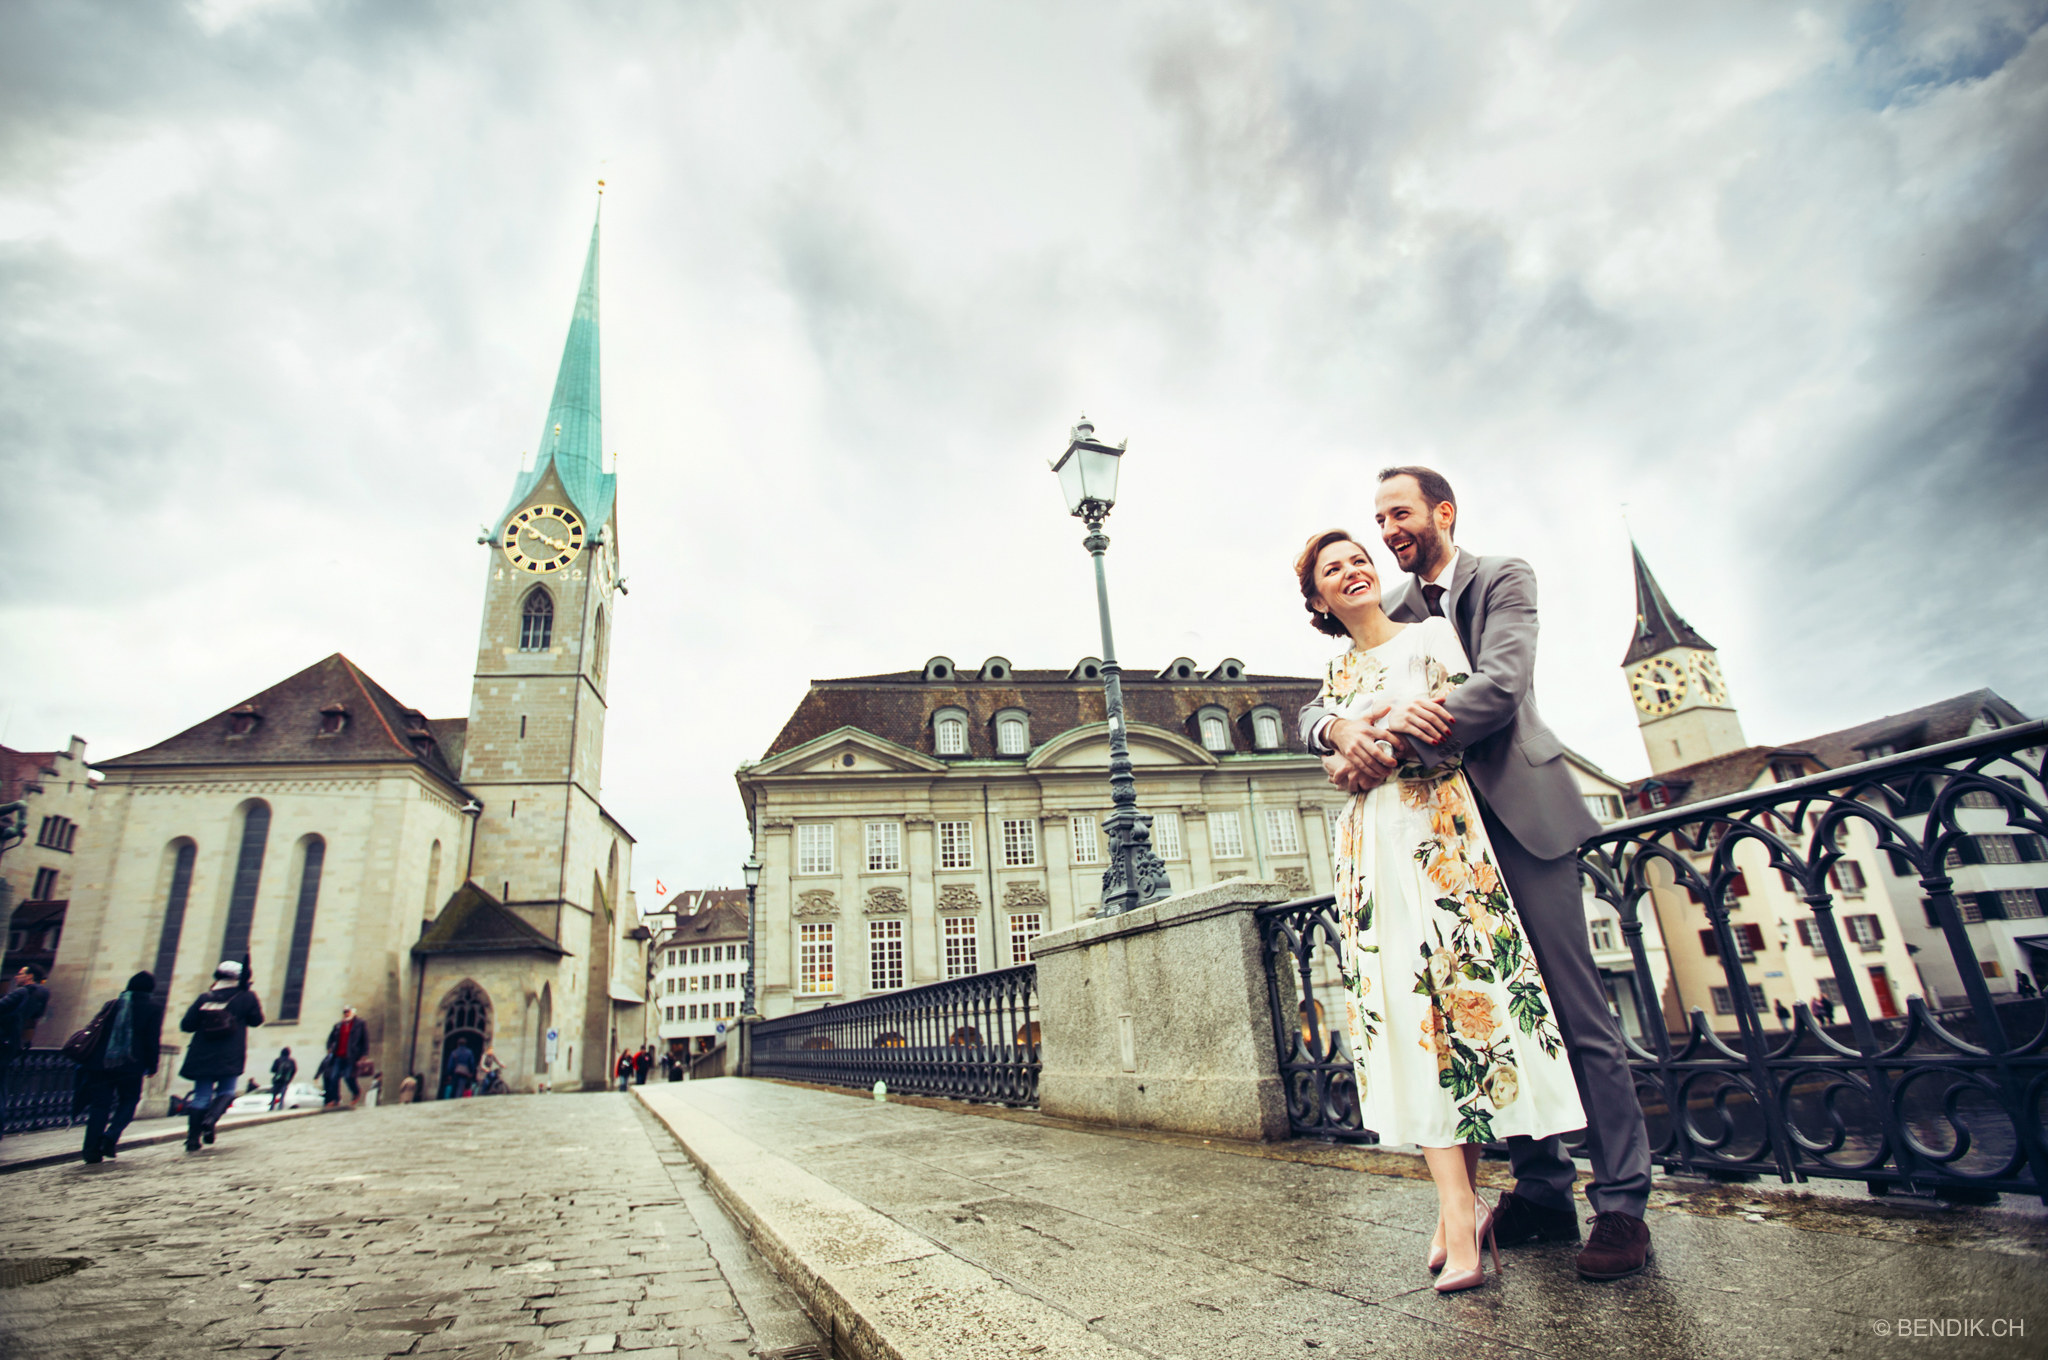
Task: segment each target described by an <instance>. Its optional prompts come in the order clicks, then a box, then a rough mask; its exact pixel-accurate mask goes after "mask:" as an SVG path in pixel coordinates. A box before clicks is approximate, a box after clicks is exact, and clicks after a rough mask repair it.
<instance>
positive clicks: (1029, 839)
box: [1003, 817, 1038, 869]
mask: <svg viewBox="0 0 2048 1360" xmlns="http://www.w3.org/2000/svg"><path fill="white" fill-rule="evenodd" d="M1037 863H1038V819H1037V818H1035V817H1005V818H1004V819H1003V867H1004V868H1006V869H1029V868H1031V867H1032V866H1033V865H1035V864H1037Z"/></svg>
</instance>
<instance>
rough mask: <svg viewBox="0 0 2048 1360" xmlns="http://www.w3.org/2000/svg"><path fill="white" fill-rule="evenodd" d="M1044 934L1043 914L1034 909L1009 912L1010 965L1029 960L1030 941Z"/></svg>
mask: <svg viewBox="0 0 2048 1360" xmlns="http://www.w3.org/2000/svg"><path fill="white" fill-rule="evenodd" d="M1043 934H1045V916H1044V914H1043V913H1041V912H1036V911H1017V912H1011V913H1010V966H1011V967H1013V968H1014V967H1016V966H1017V965H1018V964H1020V963H1029V962H1031V942H1032V941H1033V940H1035V939H1037V938H1038V937H1039V936H1041V935H1043Z"/></svg>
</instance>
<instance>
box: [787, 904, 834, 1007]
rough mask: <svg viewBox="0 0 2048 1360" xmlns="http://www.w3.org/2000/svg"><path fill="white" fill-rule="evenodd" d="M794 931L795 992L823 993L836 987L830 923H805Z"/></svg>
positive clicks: (804, 993)
mask: <svg viewBox="0 0 2048 1360" xmlns="http://www.w3.org/2000/svg"><path fill="white" fill-rule="evenodd" d="M797 931H798V934H797V975H796V989H797V991H798V992H799V993H801V994H802V995H804V996H824V995H826V994H827V993H829V992H832V991H834V990H836V985H835V980H834V978H833V972H832V964H833V958H832V925H831V923H830V922H829V921H828V922H819V923H811V922H805V923H804V924H803V925H801V926H799V927H798V928H797Z"/></svg>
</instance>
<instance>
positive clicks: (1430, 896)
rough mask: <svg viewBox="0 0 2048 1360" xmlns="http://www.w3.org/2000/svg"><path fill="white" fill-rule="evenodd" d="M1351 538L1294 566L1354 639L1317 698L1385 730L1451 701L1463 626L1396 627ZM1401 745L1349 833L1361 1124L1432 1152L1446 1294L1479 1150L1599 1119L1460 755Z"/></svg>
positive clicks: (1347, 966)
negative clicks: (1401, 706) (1589, 1113)
mask: <svg viewBox="0 0 2048 1360" xmlns="http://www.w3.org/2000/svg"><path fill="white" fill-rule="evenodd" d="M1339 532H1340V531H1334V530H1333V531H1331V532H1330V533H1326V534H1319V535H1317V536H1316V537H1315V538H1314V539H1311V540H1310V542H1309V547H1308V550H1307V551H1306V552H1304V553H1303V555H1302V560H1301V562H1300V563H1299V564H1298V565H1297V573H1298V574H1299V576H1300V578H1301V589H1302V595H1303V597H1304V598H1305V599H1306V600H1307V602H1308V606H1309V608H1310V610H1311V611H1313V613H1314V614H1315V625H1316V627H1317V628H1319V629H1321V630H1322V631H1323V632H1325V633H1329V634H1331V635H1333V636H1340V637H1348V638H1349V640H1350V641H1351V644H1352V645H1351V646H1350V648H1349V649H1348V650H1346V651H1345V652H1344V653H1343V655H1341V656H1339V657H1337V658H1336V659H1335V660H1333V661H1332V662H1331V663H1330V666H1329V670H1328V673H1327V675H1326V677H1325V679H1324V681H1323V688H1322V692H1321V694H1320V695H1319V696H1318V702H1319V703H1321V704H1322V705H1324V707H1325V708H1327V709H1328V710H1329V711H1330V712H1332V713H1334V714H1336V715H1337V716H1339V717H1346V718H1359V719H1364V720H1366V721H1368V722H1375V721H1377V720H1378V719H1379V717H1380V716H1381V715H1383V714H1384V713H1385V712H1386V711H1387V709H1388V707H1389V706H1390V705H1392V704H1394V703H1395V702H1397V701H1399V700H1406V699H1414V698H1429V699H1434V700H1438V701H1441V700H1442V699H1443V698H1444V697H1445V696H1446V695H1448V694H1449V693H1450V692H1451V690H1452V688H1453V687H1455V686H1457V685H1460V684H1463V683H1464V682H1465V680H1466V679H1467V673H1468V672H1469V670H1470V666H1469V664H1468V662H1467V661H1466V659H1465V650H1464V648H1463V647H1462V646H1461V645H1460V644H1459V641H1458V634H1457V630H1456V629H1454V628H1453V627H1452V626H1451V624H1450V622H1449V621H1448V620H1447V619H1443V618H1440V617H1432V618H1429V619H1425V620H1423V621H1422V622H1420V623H1412V624H1401V623H1396V622H1394V621H1393V620H1391V619H1389V618H1388V617H1387V616H1386V614H1385V613H1384V612H1383V611H1382V610H1381V608H1380V589H1379V573H1378V570H1377V569H1376V568H1375V567H1374V566H1373V564H1372V559H1371V557H1370V555H1369V554H1367V552H1366V550H1365V549H1364V547H1363V546H1361V545H1360V544H1359V543H1357V542H1356V541H1355V540H1353V539H1351V538H1350V537H1348V536H1339ZM1395 754H1396V755H1397V756H1398V757H1400V763H1399V765H1398V766H1397V767H1396V769H1395V770H1394V772H1393V774H1392V775H1391V776H1390V777H1389V778H1388V779H1387V780H1386V782H1384V783H1382V784H1380V785H1379V786H1378V787H1376V788H1373V789H1371V790H1370V791H1369V792H1366V793H1358V794H1353V795H1352V797H1351V799H1350V801H1349V802H1348V803H1346V804H1345V806H1344V811H1343V813H1342V814H1341V815H1340V816H1339V817H1338V819H1337V824H1336V828H1335V841H1336V844H1335V847H1334V853H1333V858H1334V861H1335V871H1336V886H1337V918H1338V923H1339V929H1340V932H1341V934H1342V937H1343V943H1344V950H1343V960H1342V968H1343V979H1344V989H1345V999H1344V1010H1345V1021H1346V1025H1347V1027H1348V1029H1349V1031H1350V1034H1349V1037H1350V1040H1351V1053H1352V1060H1353V1063H1354V1065H1355V1068H1356V1074H1357V1081H1358V1096H1359V1104H1360V1106H1361V1110H1362V1115H1363V1122H1364V1126H1365V1127H1366V1128H1368V1129H1371V1130H1373V1131H1374V1132H1376V1133H1378V1134H1379V1136H1380V1141H1381V1142H1382V1143H1387V1144H1395V1143H1407V1144H1413V1145H1415V1146H1418V1147H1420V1148H1422V1149H1423V1154H1424V1157H1425V1158H1426V1160H1427V1161H1428V1163H1429V1168H1430V1174H1431V1176H1432V1178H1433V1179H1434V1180H1435V1181H1436V1183H1437V1194H1438V1199H1439V1204H1440V1208H1441V1210H1442V1213H1441V1216H1440V1218H1439V1220H1438V1226H1437V1235H1436V1237H1435V1239H1434V1240H1433V1242H1432V1246H1431V1252H1430V1259H1429V1264H1430V1268H1431V1269H1432V1270H1434V1269H1437V1268H1439V1267H1442V1266H1444V1264H1445V1261H1446V1258H1448V1262H1449V1265H1448V1267H1447V1268H1445V1269H1444V1271H1443V1277H1442V1278H1441V1279H1440V1280H1439V1281H1438V1285H1437V1287H1438V1289H1439V1290H1442V1291H1443V1292H1447V1293H1448V1292H1450V1291H1451V1290H1452V1289H1460V1288H1470V1287H1471V1286H1472V1285H1476V1284H1478V1283H1479V1281H1480V1276H1479V1273H1478V1270H1479V1244H1480V1243H1481V1242H1482V1241H1484V1240H1485V1238H1486V1236H1487V1230H1488V1228H1489V1227H1490V1226H1491V1225H1490V1218H1489V1215H1488V1214H1487V1211H1486V1209H1485V1208H1484V1206H1479V1205H1477V1204H1476V1202H1475V1201H1476V1189H1477V1170H1478V1164H1479V1149H1480V1145H1481V1144H1483V1143H1488V1142H1492V1141H1495V1140H1498V1139H1502V1138H1506V1137H1508V1136H1509V1135H1511V1134H1527V1135H1529V1136H1530V1137H1535V1138H1541V1137H1546V1136H1548V1135H1550V1134H1553V1133H1562V1132H1565V1131H1567V1130H1572V1129H1578V1128H1582V1127H1584V1126H1585V1122H1586V1119H1585V1114H1584V1112H1583V1111H1582V1110H1581V1108H1580V1105H1579V1096H1578V1088H1577V1085H1576V1084H1575V1083H1574V1081H1573V1079H1572V1070H1571V1063H1570V1060H1569V1059H1568V1058H1567V1057H1566V1055H1565V1052H1564V1046H1563V1042H1562V1039H1561V1037H1560V1035H1559V1033H1558V1026H1557V1021H1556V1019H1555V1017H1554V1016H1553V1015H1552V1013H1551V1007H1550V998H1549V995H1548V993H1547V992H1546V991H1545V989H1544V986H1543V978H1542V976H1541V974H1540V973H1539V972H1538V971H1537V966H1536V956H1535V954H1534V952H1533V951H1532V950H1531V949H1530V948H1529V941H1528V937H1527V936H1526V935H1524V934H1523V931H1522V925H1521V922H1520V920H1519V919H1518V918H1517V916H1516V914H1515V907H1514V903H1513V902H1512V901H1510V900H1509V897H1508V891H1507V885H1506V884H1505V883H1503V882H1502V880H1501V876H1500V872H1499V869H1498V867H1497V866H1496V864H1495V862H1494V858H1493V851H1492V847H1491V846H1490V845H1489V844H1488V842H1487V838H1486V827H1485V825H1484V824H1483V823H1482V822H1481V820H1480V817H1479V809H1478V806H1477V804H1476V803H1475V802H1474V798H1473V793H1472V787H1471V785H1470V784H1469V783H1468V782H1467V781H1466V779H1465V776H1464V773H1463V772H1462V771H1461V770H1460V769H1459V762H1458V761H1457V759H1456V758H1455V757H1454V758H1452V759H1450V760H1447V761H1445V762H1444V763H1442V764H1440V765H1438V766H1437V767H1436V768H1435V769H1434V770H1428V769H1425V768H1424V767H1423V766H1422V765H1421V764H1420V763H1418V762H1416V761H1415V760H1414V759H1413V758H1412V756H1410V755H1409V754H1408V753H1407V752H1406V751H1405V750H1400V751H1396V752H1395ZM1467 1262H1469V1263H1470V1264H1469V1265H1468V1264H1467ZM1497 1263H1498V1256H1497V1255H1496V1264H1497Z"/></svg>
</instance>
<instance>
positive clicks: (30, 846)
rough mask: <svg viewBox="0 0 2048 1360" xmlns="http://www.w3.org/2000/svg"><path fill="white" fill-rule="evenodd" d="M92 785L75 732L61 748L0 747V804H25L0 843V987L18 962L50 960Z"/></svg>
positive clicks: (10, 979) (58, 938)
mask: <svg viewBox="0 0 2048 1360" xmlns="http://www.w3.org/2000/svg"><path fill="white" fill-rule="evenodd" d="M93 786H94V778H93V775H92V772H91V770H90V769H89V768H88V767H87V766H86V763H85V739H84V738H83V737H73V738H72V739H71V743H70V745H69V746H68V747H66V748H65V749H64V750H62V751H17V750H14V749H13V748H12V747H7V746H0V803H23V804H25V805H26V806H25V808H24V809H23V811H22V813H21V815H20V818H19V820H18V821H17V823H16V825H17V826H18V827H19V828H20V831H21V837H20V839H19V840H14V841H10V842H8V843H7V844H6V845H5V846H4V847H0V920H5V921H6V922H7V923H8V930H7V956H6V962H5V965H4V974H0V991H5V990H6V989H7V988H9V987H11V986H13V985H14V975H15V973H16V972H17V971H19V970H20V968H21V967H22V965H23V964H35V965H38V966H39V967H43V968H48V967H49V966H50V965H51V964H52V963H53V962H55V960H56V956H57V946H58V944H59V943H60V942H61V941H62V939H63V936H64V922H65V916H66V913H67V910H68V908H69V907H70V897H71V885H72V882H73V880H74V878H75V877H76V875H75V874H74V872H73V870H74V868H75V866H76V865H77V863H78V852H79V848H80V845H79V841H80V837H81V836H82V835H83V834H84V831H85V828H86V826H87V824H88V823H89V821H90V819H91V817H92V807H93ZM42 1028H43V1029H44V1030H45V1031H46V1032H47V1031H48V1030H50V1028H51V1027H50V1026H49V1025H47V1024H46V1025H44V1026H43V1027H42ZM45 1037H47V1035H46V1036H45Z"/></svg>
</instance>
